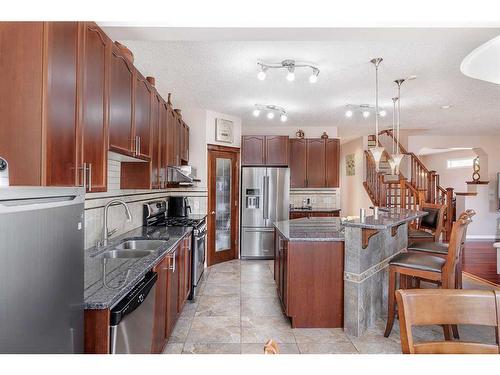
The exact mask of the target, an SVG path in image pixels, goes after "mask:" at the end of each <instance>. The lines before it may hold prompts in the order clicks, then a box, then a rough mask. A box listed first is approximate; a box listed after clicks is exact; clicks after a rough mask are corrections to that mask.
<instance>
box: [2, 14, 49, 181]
mask: <svg viewBox="0 0 500 375" xmlns="http://www.w3.org/2000/svg"><path fill="white" fill-rule="evenodd" d="M43 29H44V24H43V22H0V72H1V73H0V75H1V77H2V79H1V84H0V114H1V124H2V125H1V126H0V156H2V157H3V158H5V159H6V160H7V161H8V162H9V178H10V181H9V182H10V185H12V186H36V185H41V183H42V169H41V166H42V131H41V119H42V89H43V79H42V76H43V69H42V67H43V64H42V58H43V49H44V39H43ZM27 145H28V146H29V147H27Z"/></svg>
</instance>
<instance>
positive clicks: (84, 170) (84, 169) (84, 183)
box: [80, 163, 87, 188]
mask: <svg viewBox="0 0 500 375" xmlns="http://www.w3.org/2000/svg"><path fill="white" fill-rule="evenodd" d="M80 170H81V171H82V184H81V185H80V186H82V187H84V188H87V163H83V164H82V166H81V167H80Z"/></svg>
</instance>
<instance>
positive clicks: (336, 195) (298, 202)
mask: <svg viewBox="0 0 500 375" xmlns="http://www.w3.org/2000/svg"><path fill="white" fill-rule="evenodd" d="M307 198H309V199H310V201H311V206H312V207H313V208H339V207H340V201H339V200H340V189H328V190H324V189H318V190H309V189H307V190H306V189H291V191H290V204H293V205H294V206H295V207H302V206H303V205H304V202H305V201H306V200H307Z"/></svg>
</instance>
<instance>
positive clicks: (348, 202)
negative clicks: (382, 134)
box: [340, 137, 372, 216]
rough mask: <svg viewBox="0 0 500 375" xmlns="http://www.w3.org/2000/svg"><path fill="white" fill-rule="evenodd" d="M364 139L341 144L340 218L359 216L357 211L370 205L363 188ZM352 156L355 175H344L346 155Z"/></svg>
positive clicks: (365, 141)
mask: <svg viewBox="0 0 500 375" xmlns="http://www.w3.org/2000/svg"><path fill="white" fill-rule="evenodd" d="M366 143H367V139H366V137H360V138H357V139H354V140H352V141H350V142H347V143H344V144H342V146H341V148H340V186H341V188H342V190H341V194H340V208H341V209H342V216H359V209H360V208H365V209H367V210H368V208H369V207H370V206H371V205H372V202H371V201H370V197H369V196H368V194H367V193H366V190H365V188H364V186H363V182H364V181H365V159H364V150H365V148H366ZM349 154H354V163H355V175H354V176H347V174H346V162H345V157H346V155H349Z"/></svg>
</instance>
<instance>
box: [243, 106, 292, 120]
mask: <svg viewBox="0 0 500 375" xmlns="http://www.w3.org/2000/svg"><path fill="white" fill-rule="evenodd" d="M261 112H266V117H267V118H268V119H269V120H272V119H273V118H274V117H275V116H279V118H280V121H281V122H285V121H286V120H288V114H287V113H286V110H285V108H283V107H280V106H279V105H273V104H255V109H254V110H253V111H252V114H253V115H254V116H255V117H259V115H260V113H261Z"/></svg>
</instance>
